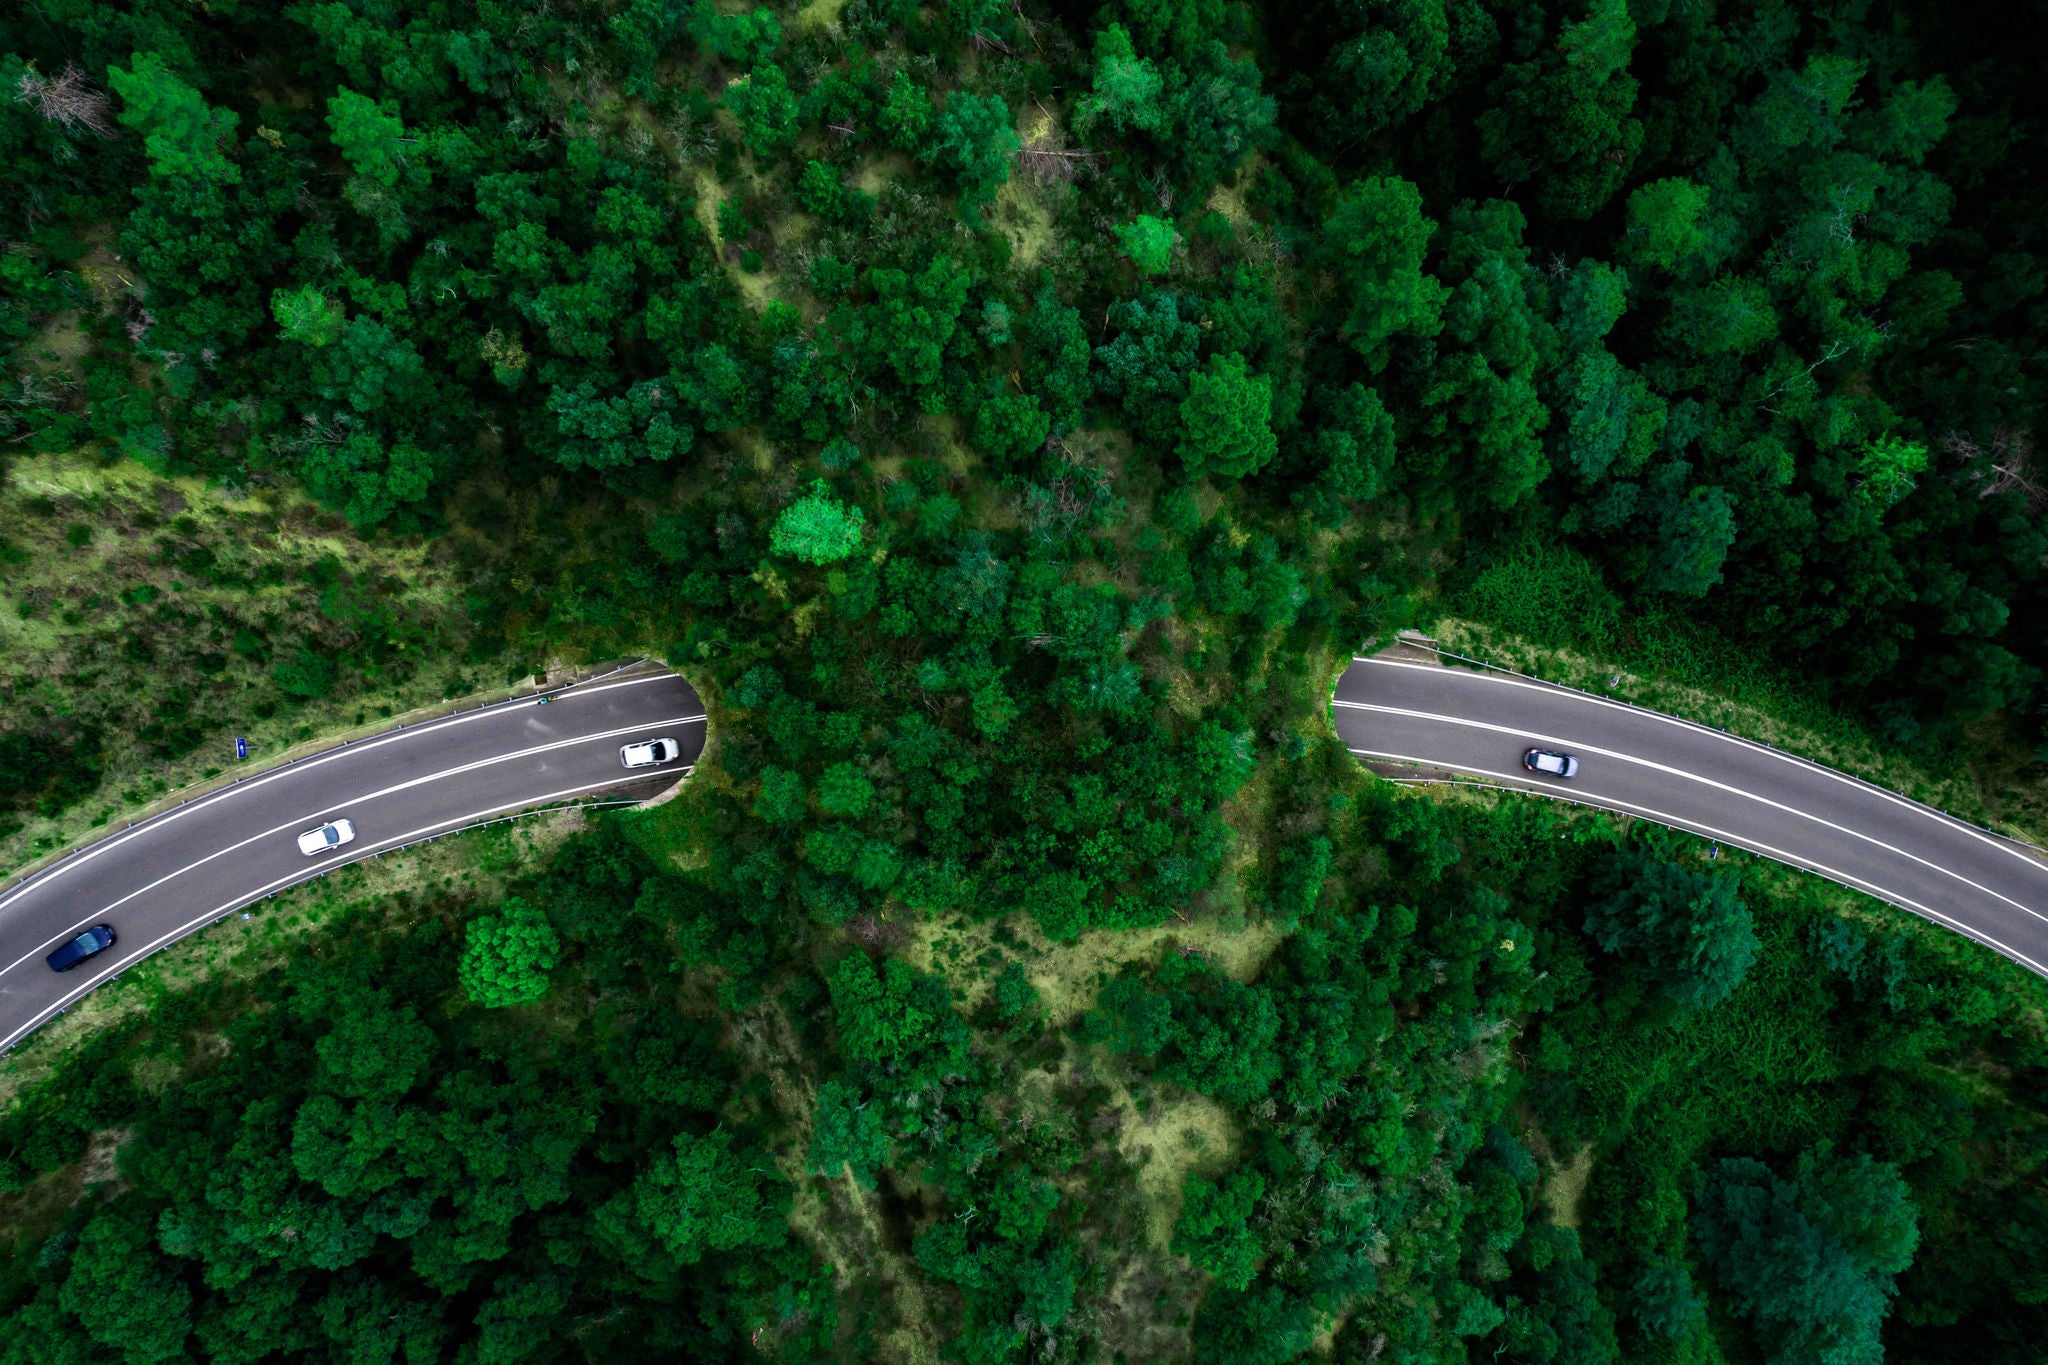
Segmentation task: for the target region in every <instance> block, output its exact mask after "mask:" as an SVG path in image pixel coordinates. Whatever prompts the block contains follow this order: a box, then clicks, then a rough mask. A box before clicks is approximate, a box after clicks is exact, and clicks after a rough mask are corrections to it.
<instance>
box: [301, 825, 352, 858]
mask: <svg viewBox="0 0 2048 1365" xmlns="http://www.w3.org/2000/svg"><path fill="white" fill-rule="evenodd" d="M355 837H356V827H355V826H354V825H352V824H350V823H349V822H348V821H346V820H329V821H328V822H327V823H326V824H324V825H322V826H320V828H318V829H309V830H307V831H306V832H305V833H304V834H301V835H300V836H299V852H301V853H303V854H305V855H306V856H307V857H308V858H317V857H319V856H320V855H321V854H323V853H325V852H326V851H327V850H328V849H330V848H340V847H341V846H342V845H343V844H345V843H348V842H350V841H351V840H353V839H354V838H355Z"/></svg>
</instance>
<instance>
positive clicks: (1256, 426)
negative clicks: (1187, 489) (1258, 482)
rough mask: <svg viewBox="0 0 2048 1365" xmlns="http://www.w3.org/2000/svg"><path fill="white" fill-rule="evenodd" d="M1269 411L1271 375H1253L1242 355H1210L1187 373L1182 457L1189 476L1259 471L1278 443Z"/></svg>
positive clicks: (1241, 474) (1182, 408)
mask: <svg viewBox="0 0 2048 1365" xmlns="http://www.w3.org/2000/svg"><path fill="white" fill-rule="evenodd" d="M1272 413H1273V382H1272V380H1270V379H1268V378H1267V377H1266V376H1264V375H1253V374H1251V373H1250V371H1249V370H1248V368H1247V367H1246V365H1245V361H1244V357H1243V356H1241V355H1235V354H1231V355H1220V356H1211V357H1210V358H1209V363H1208V364H1207V365H1205V366H1203V367H1202V368H1201V369H1200V370H1197V371H1196V372H1195V373H1193V374H1192V375H1190V376H1189V377H1188V396H1187V397H1186V398H1185V399H1184V400H1182V402H1181V405H1180V420H1181V425H1182V428H1183V433H1184V434H1183V435H1182V437H1181V441H1180V448H1179V449H1180V459H1181V465H1182V467H1183V468H1184V469H1186V470H1187V473H1188V477H1189V478H1201V477H1203V476H1204V475H1209V474H1220V475H1222V476H1224V477H1226V478H1232V479H1241V478H1243V477H1244V476H1246V475H1247V474H1255V473H1257V472H1258V471H1259V470H1260V469H1261V468H1262V467H1263V466H1264V465H1265V464H1266V463H1267V461H1269V460H1271V459H1272V458H1273V456H1274V454H1275V453H1276V452H1277V451H1278V450H1279V448H1280V442H1279V439H1278V438H1277V437H1275V436H1274V435H1273V427H1272Z"/></svg>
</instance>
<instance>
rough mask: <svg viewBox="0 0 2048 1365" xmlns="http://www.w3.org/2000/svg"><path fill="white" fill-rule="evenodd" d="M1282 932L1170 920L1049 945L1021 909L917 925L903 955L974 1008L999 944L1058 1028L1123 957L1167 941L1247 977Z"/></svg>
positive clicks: (1153, 951) (1154, 951)
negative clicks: (943, 981)
mask: <svg viewBox="0 0 2048 1365" xmlns="http://www.w3.org/2000/svg"><path fill="white" fill-rule="evenodd" d="M1282 937H1283V935H1282V934H1281V932H1280V931H1279V930H1278V929H1277V928H1275V927H1273V926H1272V925H1269V924H1263V923H1261V924H1249V925H1244V926H1242V927H1238V928H1232V927H1230V926H1228V925H1226V924H1224V923H1222V922H1221V921H1219V920H1217V919H1214V918H1197V919H1193V920H1186V921H1183V920H1178V919H1176V920H1170V921H1168V922H1167V923H1165V924H1162V925H1158V926H1156V927H1154V928H1150V929H1121V930H1109V929H1100V930H1093V931H1091V932H1088V933H1085V934H1082V935H1081V936H1080V937H1079V938H1076V939H1075V940H1073V941H1072V942H1071V943H1054V942H1052V941H1051V940H1050V939H1048V938H1046V937H1045V935H1043V934H1041V933H1040V932H1039V931H1038V926H1037V925H1035V924H1033V923H1032V922H1031V920H1030V917H1029V916H1027V915H1021V914H1020V915H1011V916H1009V917H1008V918H1006V919H1001V920H974V919H970V918H969V917H967V916H966V915H963V914H959V913H957V912H956V913H952V914H947V915H939V916H935V917H933V918H931V919H928V920H925V921H924V922H922V923H920V924H918V925H917V926H916V928H915V929H914V931H913V937H912V940H911V942H910V945H909V947H908V948H907V949H906V950H905V952H904V958H905V960H906V961H908V962H909V963H910V965H911V966H913V967H915V968H917V969H918V970H919V971H921V972H937V973H938V974H940V975H941V976H944V977H945V978H946V983H947V984H948V985H949V986H951V987H952V989H953V995H954V998H955V999H956V1000H959V1001H961V1002H962V1003H963V1004H964V1005H965V1006H966V1007H967V1008H969V1009H972V1008H974V1007H975V1006H976V1005H978V1004H980V1003H981V1000H982V999H983V997H984V996H986V995H987V993H988V990H989V987H990V984H991V982H992V981H993V978H994V976H995V972H993V971H990V970H989V969H988V968H989V965H990V963H991V961H992V960H993V958H994V957H998V956H1000V955H1001V954H1002V953H1003V951H1004V949H1005V948H1008V949H1009V950H1010V952H1011V955H1013V956H1015V957H1016V958H1018V959H1019V960H1020V961H1021V962H1023V964H1024V972H1025V975H1026V976H1027V977H1028V978H1029V980H1030V982H1031V985H1032V987H1033V988H1034V989H1036V990H1037V991H1038V995H1039V1000H1040V1002H1041V1003H1042V1004H1043V1005H1044V1007H1045V1011H1046V1019H1047V1021H1048V1022H1049V1023H1050V1024H1051V1025H1052V1026H1053V1027H1055V1028H1064V1027H1066V1026H1068V1025H1070V1024H1071V1023H1073V1022H1074V1020H1076V1019H1078V1018H1080V1017H1081V1015H1082V1014H1083V1013H1085V1012H1086V1011H1087V1010H1088V1008H1089V1007H1090V1006H1092V1005H1093V1004H1094V1003H1095V993H1096V992H1097V991H1098V990H1099V989H1101V986H1102V983H1103V982H1104V981H1106V980H1108V979H1109V978H1110V977H1111V976H1113V975H1115V974H1116V972H1117V969H1118V968H1120V967H1122V966H1123V965H1124V964H1126V963H1130V962H1141V961H1149V960H1151V959H1153V958H1155V957H1157V956H1158V955H1159V953H1160V952H1161V951H1163V950H1165V949H1166V948H1167V946H1168V945H1169V944H1170V945H1173V946H1174V947H1178V948H1191V949H1194V950H1195V951H1198V952H1200V953H1201V954H1202V955H1203V956H1205V957H1207V958H1208V959H1209V960H1210V961H1211V962H1213V963H1215V964H1216V965H1217V966H1218V967H1220V968H1221V969H1222V970H1223V971H1224V972H1226V973H1227V974H1229V975H1230V976H1232V977H1234V978H1236V979H1237V980H1240V981H1248V980H1250V979H1251V978H1252V977H1254V976H1256V975H1257V974H1258V972H1259V969H1260V968H1262V967H1263V966H1265V963H1266V959H1267V958H1268V957H1270V956H1271V955H1272V952H1273V950H1274V948H1276V947H1278V946H1279V944H1280V940H1281V938H1282Z"/></svg>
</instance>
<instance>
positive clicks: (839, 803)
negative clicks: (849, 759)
mask: <svg viewBox="0 0 2048 1365" xmlns="http://www.w3.org/2000/svg"><path fill="white" fill-rule="evenodd" d="M874 802H875V784H874V783H872V782H870V781H868V776H867V774H866V773H864V772H862V771H861V769H860V765H859V764H857V763H834V764H833V765H832V766H831V767H829V768H827V769H825V772H824V775H823V776H821V777H820V778H819V779H818V809H819V810H822V811H823V812H825V814H827V815H837V816H842V817H844V818H847V819H858V818H860V817H861V816H863V815H866V814H867V813H868V808H869V807H870V806H872V805H873V804H874Z"/></svg>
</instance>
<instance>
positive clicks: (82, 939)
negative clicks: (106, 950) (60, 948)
mask: <svg viewBox="0 0 2048 1365" xmlns="http://www.w3.org/2000/svg"><path fill="white" fill-rule="evenodd" d="M71 946H72V947H74V948H78V949H82V950H83V951H85V952H88V953H89V952H91V951H92V950H93V949H95V948H97V947H99V946H100V940H99V935H97V934H95V933H93V931H92V930H90V929H88V930H86V931H85V932H84V933H82V934H80V935H79V936H78V937H77V938H74V939H72V940H71Z"/></svg>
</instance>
